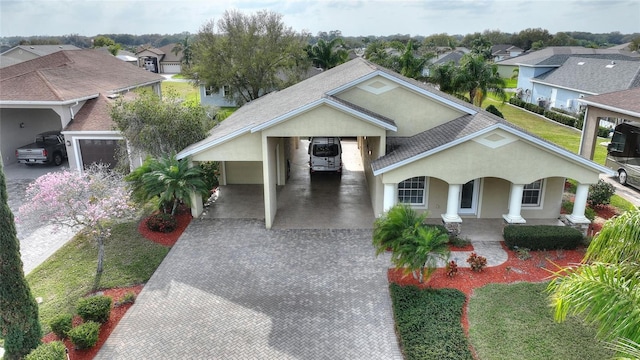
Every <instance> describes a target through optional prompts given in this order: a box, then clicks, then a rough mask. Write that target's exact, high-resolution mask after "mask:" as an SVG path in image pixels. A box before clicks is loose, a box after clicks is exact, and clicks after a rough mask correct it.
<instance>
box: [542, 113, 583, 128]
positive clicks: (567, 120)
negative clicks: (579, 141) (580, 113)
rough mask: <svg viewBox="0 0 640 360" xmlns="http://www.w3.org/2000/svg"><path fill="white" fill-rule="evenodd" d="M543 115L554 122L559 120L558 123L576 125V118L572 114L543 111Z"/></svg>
mask: <svg viewBox="0 0 640 360" xmlns="http://www.w3.org/2000/svg"><path fill="white" fill-rule="evenodd" d="M544 117H546V118H547V119H551V120H553V121H555V122H559V123H560V124H563V125H567V126H571V127H575V126H576V120H577V119H576V118H575V117H573V116H567V115H563V114H559V113H557V112H555V111H545V112H544Z"/></svg>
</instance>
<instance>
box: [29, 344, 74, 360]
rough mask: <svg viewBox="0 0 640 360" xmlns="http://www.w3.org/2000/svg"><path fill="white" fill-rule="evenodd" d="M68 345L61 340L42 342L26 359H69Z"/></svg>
mask: <svg viewBox="0 0 640 360" xmlns="http://www.w3.org/2000/svg"><path fill="white" fill-rule="evenodd" d="M66 349H67V348H66V347H65V346H64V344H63V343H62V342H61V341H52V342H50V343H46V344H40V345H39V346H38V347H37V348H35V349H33V351H31V352H30V353H29V355H27V356H26V357H25V358H24V359H25V360H67V352H66Z"/></svg>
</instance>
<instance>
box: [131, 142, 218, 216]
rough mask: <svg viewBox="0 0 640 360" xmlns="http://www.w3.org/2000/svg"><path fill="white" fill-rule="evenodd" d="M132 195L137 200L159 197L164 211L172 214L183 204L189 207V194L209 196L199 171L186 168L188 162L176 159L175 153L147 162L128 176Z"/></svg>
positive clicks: (202, 175)
mask: <svg viewBox="0 0 640 360" xmlns="http://www.w3.org/2000/svg"><path fill="white" fill-rule="evenodd" d="M127 181H129V182H130V184H131V186H132V189H133V193H134V196H135V197H136V198H137V199H138V200H139V201H148V200H149V199H152V198H154V197H156V196H157V197H159V198H160V207H161V209H162V210H163V211H164V212H169V211H168V209H169V208H170V209H171V215H174V214H175V212H176V208H177V207H178V205H179V204H180V203H181V202H182V203H185V204H187V205H189V206H191V205H192V204H191V193H199V194H203V193H208V191H209V190H210V189H208V188H207V185H206V184H205V181H204V174H203V171H202V168H201V167H199V166H194V167H189V161H188V160H186V159H185V160H178V159H177V158H176V155H175V154H172V155H169V156H163V157H160V158H158V159H149V160H147V161H145V164H143V166H141V167H140V168H138V169H136V170H135V171H134V172H132V173H131V174H129V175H128V176H127Z"/></svg>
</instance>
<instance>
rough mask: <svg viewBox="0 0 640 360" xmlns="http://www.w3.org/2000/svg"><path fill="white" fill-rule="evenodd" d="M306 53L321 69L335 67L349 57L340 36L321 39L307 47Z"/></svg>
mask: <svg viewBox="0 0 640 360" xmlns="http://www.w3.org/2000/svg"><path fill="white" fill-rule="evenodd" d="M306 51H307V55H308V56H309V59H310V60H311V61H312V62H313V64H314V65H315V66H317V67H319V68H321V69H322V70H327V69H331V68H333V67H336V66H338V65H340V64H342V63H344V62H345V61H347V59H348V58H349V53H348V52H347V50H346V49H345V48H344V41H342V39H341V38H334V39H332V40H330V41H325V40H323V39H320V40H318V42H317V43H315V44H313V45H309V46H308V47H307V50H306Z"/></svg>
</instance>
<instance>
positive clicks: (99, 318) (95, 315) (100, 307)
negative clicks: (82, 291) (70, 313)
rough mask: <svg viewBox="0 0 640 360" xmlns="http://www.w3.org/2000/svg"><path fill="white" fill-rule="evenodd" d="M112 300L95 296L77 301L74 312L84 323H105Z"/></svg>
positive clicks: (107, 297)
mask: <svg viewBox="0 0 640 360" xmlns="http://www.w3.org/2000/svg"><path fill="white" fill-rule="evenodd" d="M111 306H112V300H111V298H110V297H109V296H104V295H97V296H90V297H88V298H82V299H80V300H78V304H77V305H76V311H77V312H78V315H80V317H81V318H82V320H84V321H95V322H98V323H105V322H107V320H109V315H110V314H111Z"/></svg>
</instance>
